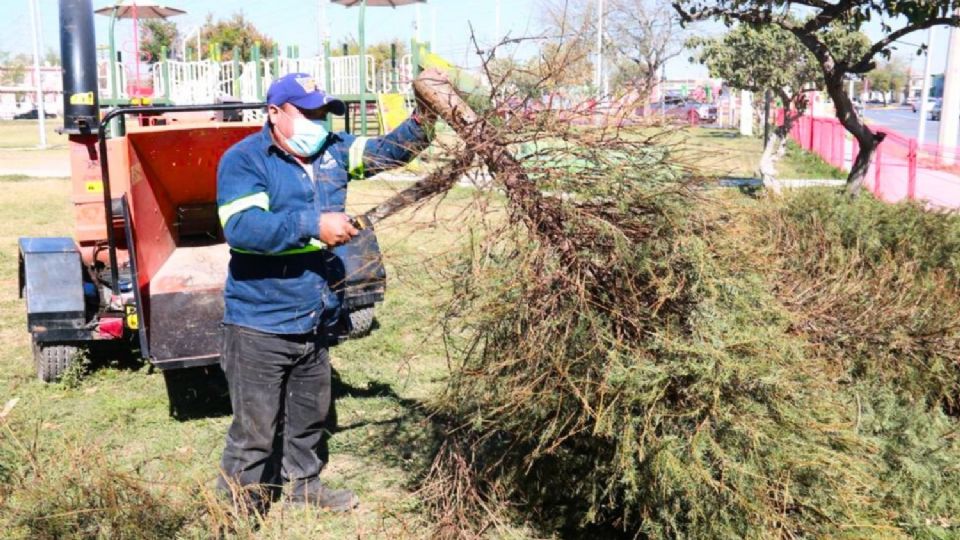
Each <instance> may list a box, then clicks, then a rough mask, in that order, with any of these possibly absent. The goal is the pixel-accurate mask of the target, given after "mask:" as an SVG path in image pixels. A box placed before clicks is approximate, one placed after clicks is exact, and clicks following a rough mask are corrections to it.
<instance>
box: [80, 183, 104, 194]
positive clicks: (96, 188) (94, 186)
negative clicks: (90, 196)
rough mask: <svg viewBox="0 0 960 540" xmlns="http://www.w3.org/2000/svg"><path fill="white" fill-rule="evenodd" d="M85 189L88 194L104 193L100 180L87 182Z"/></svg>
mask: <svg viewBox="0 0 960 540" xmlns="http://www.w3.org/2000/svg"><path fill="white" fill-rule="evenodd" d="M83 187H84V189H85V190H86V192H87V193H103V182H102V181H100V180H92V181H90V182H86V183H85V184H84V185H83Z"/></svg>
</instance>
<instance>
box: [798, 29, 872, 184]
mask: <svg viewBox="0 0 960 540" xmlns="http://www.w3.org/2000/svg"><path fill="white" fill-rule="evenodd" d="M794 35H795V36H797V39H799V40H800V42H801V43H803V44H804V45H805V46H806V47H807V48H808V49H810V52H812V53H813V55H814V56H815V57H816V58H817V61H819V62H820V66H821V68H822V69H823V79H824V84H825V86H826V87H827V94H829V95H830V99H832V100H833V105H834V107H835V108H836V112H837V119H838V120H840V123H841V124H842V125H843V127H844V128H845V129H846V130H847V131H848V132H850V134H851V135H853V136H854V138H856V139H857V142H858V143H859V144H860V151H859V153H857V157H856V159H854V161H853V167H851V168H850V174H849V175H847V192H848V193H849V194H850V195H852V196H856V195H859V194H860V188H861V187H862V184H863V180H864V178H865V177H866V176H867V168H868V167H869V166H870V158H872V157H873V152H874V150H876V148H877V145H878V144H879V143H880V141H882V140H883V137H884V135H883V134H882V133H879V134H878V133H874V132H873V131H871V130H870V128H868V127H867V126H866V124H864V123H863V119H862V118H860V117H859V116H858V115H857V113H856V110H855V109H854V107H853V102H852V101H851V100H850V96H848V95H847V93H846V92H845V91H844V81H843V75H844V72H843V70H841V69H839V68H838V66H837V62H836V60H835V59H834V58H833V56H832V55H831V54H830V50H829V49H827V48H826V47H825V46H824V45H823V43H821V42H820V40H819V38H818V37H817V36H815V35H811V34H804V33H802V32H796V31H795V32H794Z"/></svg>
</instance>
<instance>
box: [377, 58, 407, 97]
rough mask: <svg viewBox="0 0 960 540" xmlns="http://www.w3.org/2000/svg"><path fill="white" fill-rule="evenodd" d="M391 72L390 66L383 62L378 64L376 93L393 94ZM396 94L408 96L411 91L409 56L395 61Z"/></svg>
mask: <svg viewBox="0 0 960 540" xmlns="http://www.w3.org/2000/svg"><path fill="white" fill-rule="evenodd" d="M393 76H394V74H393V70H391V69H390V64H389V63H388V62H384V63H382V64H380V81H379V83H380V84H379V86H378V87H377V91H378V92H394V89H393ZM396 76H397V90H396V92H397V93H400V94H409V93H410V92H411V91H412V90H413V86H412V84H411V83H412V81H413V62H412V60H411V59H410V55H409V54H406V55H403V56H401V57H400V58H398V59H397V74H396Z"/></svg>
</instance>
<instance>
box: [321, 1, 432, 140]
mask: <svg viewBox="0 0 960 540" xmlns="http://www.w3.org/2000/svg"><path fill="white" fill-rule="evenodd" d="M330 1H331V2H333V3H334V4H339V5H341V6H346V7H353V6H360V23H359V28H358V31H357V33H358V34H359V39H360V62H358V63H359V64H360V126H361V129H363V131H364V133H363V134H364V135H366V131H367V97H366V92H365V87H366V82H367V63H366V61H365V58H366V55H367V44H366V41H365V38H364V34H363V24H364V19H365V18H366V9H367V6H371V7H392V8H395V7H397V6H403V5H407V4H419V3H425V2H426V1H427V0H330Z"/></svg>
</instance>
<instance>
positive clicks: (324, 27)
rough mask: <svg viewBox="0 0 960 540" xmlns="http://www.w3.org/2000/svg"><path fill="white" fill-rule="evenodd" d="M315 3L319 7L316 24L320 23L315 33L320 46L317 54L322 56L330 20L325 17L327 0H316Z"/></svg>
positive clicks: (328, 32)
mask: <svg viewBox="0 0 960 540" xmlns="http://www.w3.org/2000/svg"><path fill="white" fill-rule="evenodd" d="M317 4H318V7H319V8H320V16H319V17H318V18H317V24H319V25H320V28H318V29H317V30H318V32H317V35H318V36H320V46H319V48H318V49H317V56H323V50H324V49H323V48H324V43H326V42H328V41H330V22H329V20H328V19H327V0H317ZM324 61H326V60H324Z"/></svg>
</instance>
